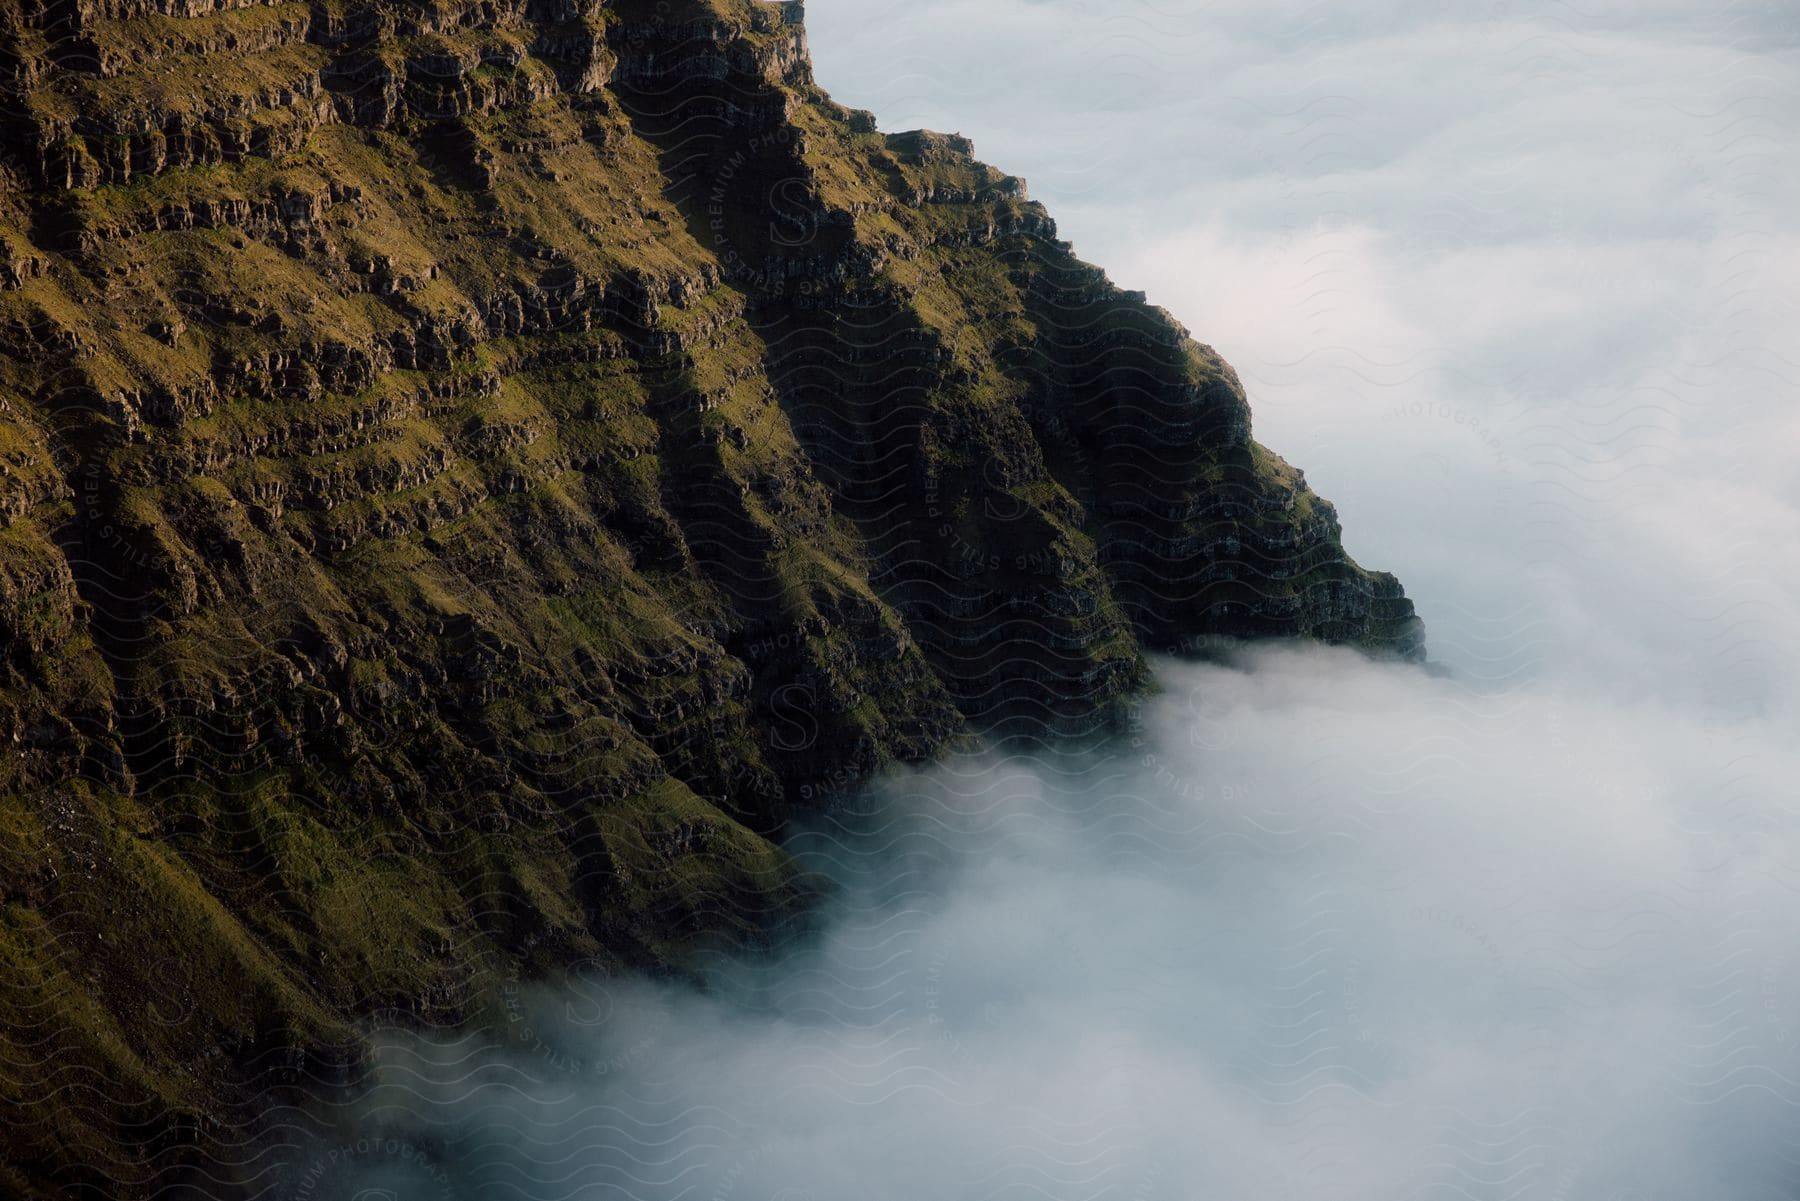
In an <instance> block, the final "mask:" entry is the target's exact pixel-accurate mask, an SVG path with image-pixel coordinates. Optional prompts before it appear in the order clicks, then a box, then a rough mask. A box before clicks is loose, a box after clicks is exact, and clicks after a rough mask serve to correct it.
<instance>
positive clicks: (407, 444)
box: [0, 0, 1418, 1197]
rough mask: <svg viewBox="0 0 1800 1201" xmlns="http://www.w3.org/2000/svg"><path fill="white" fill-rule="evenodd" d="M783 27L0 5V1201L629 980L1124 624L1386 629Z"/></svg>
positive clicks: (1262, 479) (1013, 710) (1062, 268)
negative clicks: (363, 1064)
mask: <svg viewBox="0 0 1800 1201" xmlns="http://www.w3.org/2000/svg"><path fill="white" fill-rule="evenodd" d="M799 12H800V6H799V5H798V4H792V3H790V4H780V5H771V4H763V3H759V2H757V0H664V2H663V3H657V4H651V3H647V2H642V0H628V2H620V3H615V4H602V3H598V2H597V0H479V2H478V0H447V2H445V3H438V4H433V5H429V6H419V5H414V4H410V3H402V2H398V0H396V2H392V3H388V2H380V3H372V4H361V5H354V6H348V7H342V6H339V7H334V6H331V5H317V4H312V5H309V4H290V3H259V4H249V3H213V2H211V0H56V2H53V3H52V2H38V3H17V2H11V0H5V2H0V62H3V63H4V66H5V70H4V72H0V78H3V79H4V86H5V87H6V89H7V93H8V94H7V97H6V102H5V105H4V110H3V111H4V114H5V116H4V119H3V120H4V123H3V125H0V137H3V139H4V150H5V158H4V162H3V163H0V237H3V238H4V247H3V248H0V249H3V253H0V739H4V742H5V746H4V756H3V758H0V807H3V808H4V815H3V816H0V888H3V889H4V895H0V1015H3V1016H4V1021H3V1022H0V1097H3V1098H4V1100H5V1103H6V1104H7V1106H8V1109H9V1132H8V1134H7V1136H6V1139H7V1151H8V1154H7V1155H6V1156H5V1157H3V1162H0V1193H7V1194H9V1195H13V1194H17V1195H33V1194H41V1195H46V1196H48V1195H58V1196H64V1195H79V1194H83V1193H86V1194H90V1195H96V1196H99V1195H104V1196H109V1197H132V1196H146V1195H151V1194H154V1193H155V1192H157V1190H158V1189H159V1188H160V1187H162V1186H163V1185H165V1184H167V1183H168V1182H169V1181H170V1180H171V1179H173V1177H172V1175H171V1173H173V1172H175V1171H176V1170H178V1168H180V1166H181V1165H183V1164H184V1163H190V1162H192V1161H193V1160H195V1159H196V1158H206V1159H208V1160H209V1161H210V1162H211V1163H212V1165H213V1166H214V1169H215V1171H214V1175H215V1176H216V1177H217V1180H218V1182H219V1183H218V1184H217V1187H220V1188H225V1187H239V1186H241V1187H243V1188H244V1189H247V1190H248V1189H253V1188H254V1187H255V1182H256V1180H257V1179H259V1177H258V1176H257V1171H256V1168H257V1164H255V1163H243V1162H237V1160H236V1159H234V1155H235V1156H237V1157H238V1158H241V1155H242V1154H247V1153H248V1152H242V1151H241V1150H234V1149H235V1148H237V1144H236V1143H235V1142H234V1137H235V1136H234V1134H233V1130H234V1129H235V1126H234V1122H235V1121H236V1120H237V1119H238V1118H240V1117H241V1116H242V1114H243V1107H244V1105H245V1103H246V1099H247V1098H249V1097H252V1096H255V1095H260V1090H263V1089H266V1088H267V1087H269V1086H270V1085H271V1084H274V1083H280V1082H284V1081H285V1082H298V1081H302V1080H304V1079H306V1078H308V1077H309V1075H313V1074H317V1073H321V1072H328V1071H329V1070H331V1069H332V1067H333V1065H334V1064H337V1063H339V1062H340V1061H341V1060H342V1058H343V1057H344V1055H345V1054H347V1052H346V1051H345V1048H346V1047H347V1046H350V1045H351V1043H352V1040H351V1039H350V1034H349V1032H350V1030H351V1029H352V1025H353V1023H354V1022H355V1021H356V1020H357V1019H359V1018H362V1017H365V1016H367V1015H369V1014H372V1013H376V1012H384V1011H398V1012H403V1013H405V1014H407V1015H410V1016H411V1017H413V1018H417V1019H428V1018H436V1019H443V1018H451V1017H456V1016H461V1015H466V1014H468V1013H470V1012H473V1011H476V1010H479V1009H480V1007H481V1006H482V1005H484V1004H486V1003H489V1002H490V1001H491V998H492V995H493V989H494V986H495V982H496V981H498V980H502V979H505V978H509V977H510V975H511V974H513V973H515V972H517V971H519V970H521V960H525V961H527V962H526V963H525V964H524V970H531V971H539V970H549V969H552V968H555V967H557V966H558V965H562V964H567V963H569V962H573V961H575V960H577V959H582V960H587V961H590V962H596V963H598V964H601V965H604V966H623V965H629V964H663V963H667V962H669V961H670V960H671V959H673V958H674V957H676V956H677V955H679V953H680V952H681V951H682V950H683V948H685V947H687V946H689V945H690V943H691V942H692V940H693V939H695V938H697V937H701V936H703V935H707V934H709V933H714V932H718V931H720V930H733V929H736V930H741V931H749V930H752V929H754V928H755V927H756V925H757V923H758V922H759V921H761V920H762V919H763V918H765V917H766V916H768V914H769V911H771V910H772V909H779V908H780V907H782V906H785V905H787V904H790V903H791V902H792V901H793V900H794V899H795V893H796V890H795V888H794V887H793V885H792V881H791V880H790V879H789V874H788V868H787V866H786V864H785V861H784V860H783V858H782V856H781V855H780V853H779V852H778V851H777V850H775V848H774V846H773V845H772V843H770V842H769V841H768V838H769V836H771V835H773V834H775V833H777V832H778V831H779V830H780V829H781V827H782V825H783V823H784V822H785V821H787V820H788V819H789V818H790V817H791V816H792V815H793V814H795V813H796V812H797V811H800V810H803V809H804V808H806V807H807V806H809V805H812V804H815V803H816V802H817V800H818V798H820V797H822V796H825V795H828V794H829V793H831V792H833V791H835V790H838V789H842V788H844V787H847V786H849V785H851V784H853V783H854V782H855V781H857V780H859V779H861V778H862V777H863V776H865V775H866V774H867V773H868V772H869V771H871V770H873V769H875V768H876V767H878V766H879V765H881V764H882V763H884V762H888V761H891V760H896V759H900V760H916V759H920V758H923V757H926V756H929V755H930V754H932V753H933V752H934V751H936V750H938V749H939V748H941V747H943V746H945V745H946V744H947V743H948V742H950V741H952V740H954V739H957V738H959V737H962V736H964V735H966V734H968V733H970V732H972V731H980V732H994V733H1000V734H1010V733H1023V734H1038V733H1043V732H1046V731H1080V730H1085V729H1093V728H1096V727H1097V726H1099V725H1101V724H1103V723H1104V722H1105V721H1106V720H1107V719H1108V712H1109V709H1110V707H1111V706H1113V705H1114V704H1115V702H1117V701H1118V700H1119V698H1121V697H1123V696H1125V695H1127V694H1128V693H1129V692H1130V691H1131V690H1132V689H1133V688H1135V687H1137V686H1138V685H1139V684H1140V682H1141V681H1142V678H1143V669H1142V653H1143V652H1144V651H1145V650H1146V649H1177V650H1178V649H1180V648H1182V647H1183V646H1184V645H1187V644H1188V641H1189V640H1190V639H1195V638H1200V637H1204V636H1210V635H1217V634H1230V635H1245V636H1256V635H1292V636H1310V637H1319V638H1326V639H1332V640H1338V641H1346V642H1353V643H1358V644H1363V645H1368V646H1371V647H1381V648H1388V649H1391V650H1394V651H1397V652H1398V653H1403V654H1412V653H1416V652H1417V647H1418V633H1417V623H1416V622H1415V620H1414V619H1413V617H1412V612H1411V607H1410V605H1409V604H1408V603H1407V601H1406V600H1405V599H1404V597H1403V596H1402V594H1401V590H1400V588H1399V586H1398V584H1397V583H1396V582H1395V581H1394V580H1393V579H1392V577H1390V576H1386V575H1382V574H1378V573H1371V572H1366V571H1364V570H1362V569H1361V568H1359V567H1358V566H1356V565H1355V564H1354V563H1353V562H1351V561H1350V560H1349V559H1348V558H1346V557H1345V555H1344V553H1343V550H1342V547H1341V545H1340V543H1339V540H1338V526H1337V521H1336V517H1335V514H1334V513H1333V511H1332V509H1331V507H1330V506H1329V505H1328V504H1326V503H1325V502H1324V501H1322V500H1320V499H1319V498H1317V497H1315V496H1314V495H1313V494H1312V493H1311V492H1310V491H1308V490H1307V488H1306V486H1305V482H1304V480H1303V479H1302V477H1301V476H1300V474H1299V473H1298V472H1296V471H1294V470H1293V469H1292V468H1290V467H1288V466H1287V465H1286V464H1284V463H1283V462H1282V461H1281V460H1280V459H1278V458H1277V457H1275V456H1274V455H1273V454H1271V453H1269V452H1268V451H1266V450H1265V449H1263V448H1262V447H1260V446H1259V445H1257V444H1256V443H1255V442H1254V441H1253V440H1252V439H1251V436H1250V418H1249V409H1248V406H1247V404H1246V401H1245V397H1244V392H1243V389H1242V387H1241V386H1240V384H1239V382H1238V379H1237V377H1236V375H1235V374H1234V373H1233V372H1232V370H1231V369H1230V367H1229V366H1227V365H1226V364H1225V363H1224V362H1223V361H1221V360H1220V359H1219V357H1218V356H1217V355H1215V354H1214V353H1213V352H1212V351H1211V350H1209V349H1208V348H1206V347H1205V346H1201V345H1199V344H1197V343H1195V342H1194V341H1192V340H1191V339H1190V338H1189V337H1188V336H1187V334H1186V332H1185V331H1184V330H1182V329H1181V327H1180V326H1179V325H1178V324H1176V323H1175V321H1173V320H1172V319H1171V318H1170V317H1169V315H1168V314H1166V313H1164V312H1162V311H1161V310H1159V309H1157V308H1154V307H1152V306H1150V305H1148V304H1146V303H1145V302H1144V300H1143V298H1142V297H1139V296H1133V295H1127V294H1124V293H1121V292H1120V291H1118V290H1117V289H1115V288H1114V287H1113V286H1112V285H1111V284H1110V283H1109V282H1108V281H1107V279H1106V277H1105V276H1104V274H1103V273H1102V272H1100V271H1099V270H1097V269H1096V268H1094V267H1091V266H1089V265H1087V264H1085V263H1082V262H1080V261H1079V260H1077V259H1076V258H1075V257H1073V255H1072V254H1071V253H1070V250H1069V247H1068V246H1067V245H1066V244H1064V243H1062V242H1059V241H1058V240H1057V238H1056V230H1055V226H1054V224H1053V222H1052V221H1051V219H1050V217H1049V216H1048V215H1047V214H1046V213H1045V212H1044V210H1043V209H1042V208H1041V207H1040V206H1039V205H1037V204H1035V203H1033V202H1031V201H1030V200H1028V199H1027V198H1026V192H1025V188H1024V185H1023V184H1022V183H1021V182H1020V181H1019V180H1017V179H1015V178H1013V177H1010V176H1007V175H1004V174H1002V173H1000V172H998V171H995V170H993V169H991V168H989V167H986V166H984V165H982V164H981V163H979V162H977V161H975V160H974V159H973V158H972V157H971V147H970V146H969V145H968V143H967V142H966V140H963V139H961V138H958V137H955V136H953V135H941V134H933V133H929V132H923V131H920V132H913V133H901V134H890V135H883V134H881V133H880V132H878V131H876V129H875V126H874V122H873V120H872V118H870V117H869V116H868V114H866V113H859V112H855V111H852V110H848V109H844V108H842V107H841V106H838V105H836V104H834V103H832V102H831V101H830V100H829V99H828V98H826V97H825V96H824V95H823V94H821V93H820V92H819V91H818V90H817V89H816V88H815V87H814V85H813V83H812V77H811V70H810V66H809V63H808V59H807V54H806V46H805V40H804V34H803V30H802V28H801V26H800V25H799V21H798V17H799Z"/></svg>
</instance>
